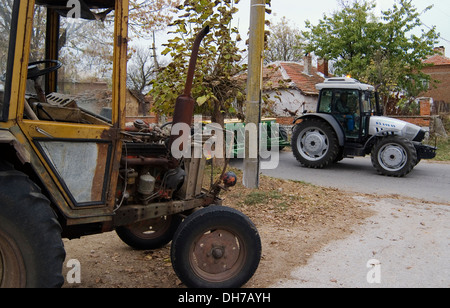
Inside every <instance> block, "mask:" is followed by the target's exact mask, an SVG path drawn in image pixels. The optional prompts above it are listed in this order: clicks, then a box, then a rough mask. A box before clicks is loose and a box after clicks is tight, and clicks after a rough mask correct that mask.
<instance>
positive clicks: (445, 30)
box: [235, 0, 450, 57]
mask: <svg viewBox="0 0 450 308" xmlns="http://www.w3.org/2000/svg"><path fill="white" fill-rule="evenodd" d="M340 2H341V1H339V0H316V1H311V2H310V1H303V0H272V14H271V15H269V16H268V17H267V19H269V20H271V21H272V22H277V21H279V20H280V19H281V18H283V17H286V18H287V19H288V20H290V22H291V23H292V24H293V25H296V26H298V28H300V29H305V21H306V20H309V21H311V23H312V24H313V25H316V24H317V23H318V21H319V20H320V19H322V18H323V14H326V15H328V16H330V15H331V14H332V13H333V12H334V11H336V10H338V9H339V3H340ZM395 2H396V1H395V0H381V1H377V9H376V13H379V12H381V11H382V10H387V9H389V8H392V7H393V5H394V3H395ZM412 3H413V5H414V6H415V7H416V8H417V9H418V11H419V12H421V11H423V10H425V9H426V8H427V7H428V6H430V5H434V7H433V8H432V9H431V10H430V11H427V12H425V13H424V14H423V15H422V17H421V20H422V22H423V24H425V25H426V26H428V27H432V26H436V27H437V32H438V33H440V34H441V39H440V42H439V44H438V46H444V47H445V48H446V56H447V57H450V1H449V0H412ZM250 4H251V0H241V2H240V3H239V5H238V7H239V13H237V14H236V20H235V22H237V24H236V25H239V29H240V32H241V35H242V36H243V37H244V36H245V35H246V34H247V32H248V28H249V20H250ZM424 29H427V28H426V27H425V26H424Z"/></svg>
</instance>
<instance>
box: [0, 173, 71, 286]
mask: <svg viewBox="0 0 450 308" xmlns="http://www.w3.org/2000/svg"><path fill="white" fill-rule="evenodd" d="M65 255H66V254H65V250H64V244H63V242H62V239H61V226H60V224H59V222H58V220H57V218H56V215H55V213H54V212H53V210H52V209H51V207H50V202H49V200H48V199H47V198H46V197H45V196H44V195H42V194H41V191H40V189H39V188H38V187H37V186H36V185H35V184H34V183H33V182H32V181H31V180H30V179H29V178H28V177H27V176H26V175H25V174H23V173H21V172H18V171H15V170H8V171H1V172H0V287H2V288H53V287H61V286H62V285H63V283H64V278H63V276H62V268H63V263H64V259H65Z"/></svg>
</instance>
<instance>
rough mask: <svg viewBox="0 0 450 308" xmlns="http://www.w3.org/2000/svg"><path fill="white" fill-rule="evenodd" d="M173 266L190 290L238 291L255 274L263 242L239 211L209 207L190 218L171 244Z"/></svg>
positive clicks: (252, 225) (180, 228) (253, 226)
mask: <svg viewBox="0 0 450 308" xmlns="http://www.w3.org/2000/svg"><path fill="white" fill-rule="evenodd" d="M171 259H172V265H173V268H174V270H175V273H176V274H177V275H178V277H179V278H180V280H181V281H182V282H183V283H184V284H185V285H186V286H187V287H191V288H239V287H241V286H243V285H244V284H245V283H247V281H248V280H249V279H250V278H251V277H252V276H253V275H254V273H255V272H256V269H257V268H258V265H259V262H260V259H261V239H260V237H259V234H258V230H257V229H256V227H255V225H254V224H253V223H252V222H251V221H250V219H249V218H248V217H247V216H245V215H244V214H242V213H241V212H239V211H236V210H234V209H231V208H228V207H223V206H210V207H207V208H204V209H201V210H199V211H197V212H195V213H194V214H192V215H190V216H188V217H187V218H186V219H185V220H184V222H183V223H182V224H181V225H180V227H179V228H178V230H177V233H176V234H175V236H174V239H173V241H172V249H171Z"/></svg>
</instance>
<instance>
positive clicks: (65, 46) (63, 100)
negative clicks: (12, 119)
mask: <svg viewBox="0 0 450 308" xmlns="http://www.w3.org/2000/svg"><path fill="white" fill-rule="evenodd" d="M47 2H48V3H50V1H37V4H36V6H35V10H34V19H33V32H32V38H31V48H30V60H29V62H30V64H29V68H28V82H27V91H26V100H27V103H28V105H29V107H31V108H28V114H27V113H26V114H25V116H27V117H28V118H31V119H34V120H37V119H39V120H47V121H48V120H50V121H64V122H74V123H85V124H102V123H103V122H104V123H110V121H111V116H112V108H111V104H112V72H113V48H114V44H113V41H114V11H113V8H102V9H92V8H89V7H87V4H86V3H87V2H86V1H85V2H83V1H81V4H82V5H81V6H80V7H79V8H77V7H76V6H74V7H70V6H69V7H67V8H65V7H64V6H63V8H64V9H61V8H60V7H59V6H58V7H57V6H52V5H48V4H47ZM109 2H112V3H113V4H114V1H109ZM40 3H42V5H40ZM26 110H27V108H26ZM99 121H100V122H102V123H100V122H99Z"/></svg>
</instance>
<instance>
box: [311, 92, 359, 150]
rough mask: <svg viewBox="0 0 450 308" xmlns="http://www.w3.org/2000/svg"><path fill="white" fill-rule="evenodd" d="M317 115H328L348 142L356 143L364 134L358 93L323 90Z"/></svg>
mask: <svg viewBox="0 0 450 308" xmlns="http://www.w3.org/2000/svg"><path fill="white" fill-rule="evenodd" d="M318 112H319V113H328V114H331V115H333V117H334V118H335V119H336V120H337V122H339V124H340V125H341V126H342V129H343V131H344V133H345V137H346V139H347V140H348V141H353V142H356V141H358V140H359V139H360V138H361V135H362V134H364V129H362V127H363V123H362V121H361V120H362V119H361V109H360V91H359V90H354V89H324V90H322V91H321V95H320V103H319V110H318Z"/></svg>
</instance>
